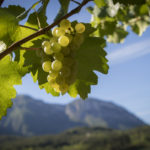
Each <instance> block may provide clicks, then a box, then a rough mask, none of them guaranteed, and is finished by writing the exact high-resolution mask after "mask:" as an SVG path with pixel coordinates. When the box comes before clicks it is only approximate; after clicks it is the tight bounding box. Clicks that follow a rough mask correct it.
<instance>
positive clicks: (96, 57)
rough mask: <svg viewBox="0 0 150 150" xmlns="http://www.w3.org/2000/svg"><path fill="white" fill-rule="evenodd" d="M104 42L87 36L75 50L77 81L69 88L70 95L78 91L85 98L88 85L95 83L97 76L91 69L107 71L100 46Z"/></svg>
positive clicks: (74, 94)
mask: <svg viewBox="0 0 150 150" xmlns="http://www.w3.org/2000/svg"><path fill="white" fill-rule="evenodd" d="M104 43H105V40H104V39H102V38H98V37H88V38H86V39H85V41H84V43H83V44H82V45H81V47H80V48H79V50H78V51H77V56H76V59H77V62H78V73H77V81H76V83H75V84H74V85H72V86H71V87H70V89H69V94H70V95H71V96H73V97H75V96H76V95H77V93H78V94H79V95H80V97H81V98H83V99H85V98H86V97H87V95H88V93H90V86H91V85H96V84H97V76H96V74H95V73H94V72H93V71H95V70H96V71H99V72H101V73H104V74H107V73H108V68H109V67H108V65H107V59H106V58H105V56H106V52H105V51H104V49H103V48H102V47H103V46H102V45H104ZM87 62H88V64H87Z"/></svg>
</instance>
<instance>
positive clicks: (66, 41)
mask: <svg viewBox="0 0 150 150" xmlns="http://www.w3.org/2000/svg"><path fill="white" fill-rule="evenodd" d="M58 43H59V44H60V45H61V46H63V47H66V46H68V44H69V38H68V37H67V36H65V35H62V36H60V37H59V39H58Z"/></svg>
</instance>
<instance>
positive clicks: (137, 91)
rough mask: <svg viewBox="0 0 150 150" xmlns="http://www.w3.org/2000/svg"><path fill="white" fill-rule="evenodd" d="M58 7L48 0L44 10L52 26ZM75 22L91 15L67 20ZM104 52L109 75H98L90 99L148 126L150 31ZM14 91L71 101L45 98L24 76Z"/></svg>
mask: <svg viewBox="0 0 150 150" xmlns="http://www.w3.org/2000/svg"><path fill="white" fill-rule="evenodd" d="M34 1H35V0H34ZM34 1H31V0H26V1H25V3H23V2H22V1H20V0H15V4H20V5H22V6H25V7H26V8H27V7H29V6H31V4H32V3H33V2H34ZM8 4H14V0H5V2H4V6H7V5H8ZM89 5H92V3H90V4H89ZM74 6H76V4H72V5H71V8H72V7H74ZM58 7H59V4H58V2H57V0H51V3H50V4H49V6H48V11H47V14H48V22H49V23H52V21H53V18H54V15H55V14H56V13H57V11H58V10H57V8H58ZM71 8H70V9H71ZM83 9H84V8H83ZM76 19H77V20H78V21H81V22H89V21H90V14H89V13H88V12H87V11H86V10H85V9H84V10H83V11H82V12H81V13H80V14H77V15H74V16H73V17H71V18H70V20H71V21H72V20H76ZM105 49H106V51H107V52H108V56H107V58H108V59H109V60H110V61H109V65H110V70H109V74H108V75H103V74H100V73H97V75H98V76H99V84H98V85H96V86H93V87H92V90H91V94H89V96H91V97H96V98H99V99H103V100H106V101H113V102H115V103H116V104H119V105H121V106H124V107H125V108H126V109H128V110H130V111H131V112H133V113H134V114H136V115H137V116H139V117H141V118H142V119H144V121H146V122H148V123H150V69H149V68H150V67H149V64H150V28H148V29H147V30H146V32H144V34H143V35H142V36H141V37H139V36H137V35H136V34H134V33H130V34H129V35H128V37H127V38H126V40H125V42H124V43H123V44H109V45H108V46H107V47H106V48H105ZM16 89H17V92H18V94H28V95H30V96H32V97H34V98H38V99H42V100H43V101H45V102H50V103H59V104H66V103H69V102H71V101H72V100H73V98H71V97H69V96H68V95H65V96H63V97H62V96H61V97H53V96H51V95H47V94H46V92H45V91H44V90H40V89H39V88H38V85H37V84H34V83H33V81H32V78H31V77H30V75H27V76H26V77H24V78H23V85H22V86H16Z"/></svg>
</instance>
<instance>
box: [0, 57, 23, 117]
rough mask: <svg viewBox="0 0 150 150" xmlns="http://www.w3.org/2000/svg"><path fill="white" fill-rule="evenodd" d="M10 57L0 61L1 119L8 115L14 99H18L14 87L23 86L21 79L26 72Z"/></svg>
mask: <svg viewBox="0 0 150 150" xmlns="http://www.w3.org/2000/svg"><path fill="white" fill-rule="evenodd" d="M11 59H12V58H11V57H10V56H9V55H8V56H6V57H4V58H3V59H2V60H1V61H0V70H1V71H0V119H1V118H2V116H4V115H6V112H7V108H10V107H11V106H12V101H11V99H12V98H15V97H16V91H15V89H14V87H13V86H14V85H18V84H21V77H22V76H24V73H25V72H24V71H23V70H22V69H21V68H20V66H19V65H17V63H16V62H12V61H11Z"/></svg>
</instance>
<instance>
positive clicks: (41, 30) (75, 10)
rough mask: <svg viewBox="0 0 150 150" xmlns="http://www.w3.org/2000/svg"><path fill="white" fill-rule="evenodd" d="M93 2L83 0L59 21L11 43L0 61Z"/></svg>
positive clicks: (1, 54) (0, 54)
mask: <svg viewBox="0 0 150 150" xmlns="http://www.w3.org/2000/svg"><path fill="white" fill-rule="evenodd" d="M3 1H4V0H2V1H0V6H1V4H2V3H3ZM90 1H93V0H83V2H82V3H80V4H79V5H78V6H77V7H76V8H75V9H73V10H71V11H70V12H69V13H67V14H66V15H65V16H63V17H61V18H60V19H58V20H56V21H55V22H53V23H52V24H50V25H48V26H47V27H45V28H42V29H40V30H38V31H37V32H35V33H33V34H31V35H29V36H27V37H25V38H23V39H21V40H19V41H17V42H15V43H13V44H12V45H10V46H9V47H8V48H7V49H6V50H5V51H3V52H2V53H0V60H1V59H2V58H3V57H5V56H6V55H8V54H10V53H11V52H13V51H14V50H15V49H16V48H17V47H20V46H21V45H22V44H24V43H26V42H28V41H30V40H32V39H33V38H35V37H37V36H39V35H42V34H45V33H46V32H47V31H48V30H50V29H52V28H53V27H54V26H56V25H58V24H59V23H60V21H61V20H63V19H67V18H69V17H70V16H72V15H74V14H76V13H78V12H79V11H80V10H81V9H82V7H83V6H85V5H86V4H87V3H88V2H90Z"/></svg>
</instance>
